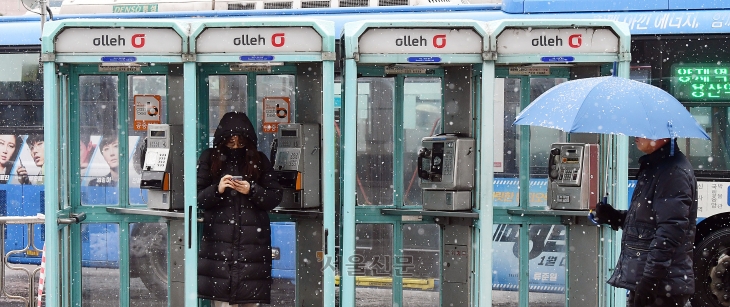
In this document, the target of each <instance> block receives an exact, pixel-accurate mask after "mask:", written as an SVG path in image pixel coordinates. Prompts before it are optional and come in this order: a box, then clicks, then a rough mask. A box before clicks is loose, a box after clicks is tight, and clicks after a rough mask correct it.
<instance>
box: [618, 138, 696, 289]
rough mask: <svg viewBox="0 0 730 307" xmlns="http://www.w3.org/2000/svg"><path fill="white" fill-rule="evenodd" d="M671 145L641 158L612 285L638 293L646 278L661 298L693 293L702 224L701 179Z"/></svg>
mask: <svg viewBox="0 0 730 307" xmlns="http://www.w3.org/2000/svg"><path fill="white" fill-rule="evenodd" d="M671 144H672V143H671V142H668V143H667V144H666V145H665V146H663V147H662V148H660V149H657V150H656V151H655V152H653V153H651V154H648V155H644V156H642V157H641V158H640V159H639V163H640V168H639V174H638V178H637V183H636V189H635V190H634V194H633V195H632V196H631V206H630V207H629V210H628V211H627V212H625V213H626V218H625V219H624V220H625V222H624V225H623V236H622V237H621V255H620V256H619V260H618V264H617V265H616V270H615V271H614V272H613V275H612V276H611V278H610V279H609V280H608V283H609V284H611V285H613V286H615V287H620V288H625V289H629V290H633V289H634V288H635V287H636V283H638V282H639V280H640V279H641V278H642V277H644V276H646V277H648V278H652V279H654V280H657V281H658V283H659V285H658V289H657V293H654V294H655V295H656V296H657V297H665V296H666V295H667V294H671V295H682V294H692V293H694V286H695V285H694V280H695V279H694V271H693V270H692V249H693V245H694V239H695V231H696V223H697V180H696V179H695V176H694V172H693V171H692V165H690V163H689V161H688V160H687V157H685V155H684V154H682V153H681V152H680V151H679V148H678V147H677V146H676V145H675V147H674V156H670V149H671Z"/></svg>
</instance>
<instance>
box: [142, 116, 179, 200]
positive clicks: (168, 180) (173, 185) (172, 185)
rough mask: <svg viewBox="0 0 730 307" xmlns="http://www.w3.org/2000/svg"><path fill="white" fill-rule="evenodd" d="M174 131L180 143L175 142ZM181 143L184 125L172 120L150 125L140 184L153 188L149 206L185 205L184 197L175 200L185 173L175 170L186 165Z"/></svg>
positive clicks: (148, 195)
mask: <svg viewBox="0 0 730 307" xmlns="http://www.w3.org/2000/svg"><path fill="white" fill-rule="evenodd" d="M174 135H177V136H178V137H179V141H178V142H179V144H174V142H175V140H174V139H173V137H174ZM173 145H177V146H178V147H175V146H173ZM181 147H182V127H180V126H173V125H168V124H149V125H147V151H146V153H145V156H144V164H143V165H142V179H141V181H140V188H142V189H146V190H149V192H148V194H147V207H148V208H150V209H162V210H169V209H179V208H182V204H181V200H182V198H180V199H177V200H178V201H175V200H176V198H178V197H180V196H181V195H178V194H180V193H181V192H182V180H181V174H178V175H177V176H173V174H172V170H173V169H175V165H177V166H178V167H177V168H180V166H182V160H181V159H182V148H181ZM178 160H179V161H178ZM176 204H179V205H177V206H176ZM178 207H179V208H178Z"/></svg>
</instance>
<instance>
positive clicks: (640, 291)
mask: <svg viewBox="0 0 730 307" xmlns="http://www.w3.org/2000/svg"><path fill="white" fill-rule="evenodd" d="M659 286H660V285H659V282H658V281H656V280H654V279H652V278H648V277H642V278H641V280H639V283H638V284H636V288H634V307H646V306H651V305H652V304H654V293H657V292H658V290H659Z"/></svg>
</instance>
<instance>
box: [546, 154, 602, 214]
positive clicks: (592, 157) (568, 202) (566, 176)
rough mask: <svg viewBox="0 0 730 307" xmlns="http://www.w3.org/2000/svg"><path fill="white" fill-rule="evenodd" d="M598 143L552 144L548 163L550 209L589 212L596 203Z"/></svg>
mask: <svg viewBox="0 0 730 307" xmlns="http://www.w3.org/2000/svg"><path fill="white" fill-rule="evenodd" d="M598 149H599V148H598V144H583V143H554V144H552V145H551V149H550V158H549V161H548V205H549V206H550V208H551V209H560V210H589V209H590V207H591V206H594V205H595V204H596V203H598V194H599V192H598Z"/></svg>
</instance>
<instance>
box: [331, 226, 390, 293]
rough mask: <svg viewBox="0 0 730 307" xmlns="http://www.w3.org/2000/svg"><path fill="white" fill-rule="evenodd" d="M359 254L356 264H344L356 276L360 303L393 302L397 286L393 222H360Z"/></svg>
mask: <svg viewBox="0 0 730 307" xmlns="http://www.w3.org/2000/svg"><path fill="white" fill-rule="evenodd" d="M355 232H356V234H357V237H356V238H355V240H356V242H355V249H356V250H355V254H354V255H352V259H350V263H351V264H352V267H349V268H343V271H344V272H346V273H345V274H354V275H355V278H356V288H355V298H356V305H357V306H391V305H392V301H393V289H392V288H391V285H390V283H391V277H392V276H393V271H392V261H393V239H392V237H393V225H391V224H357V226H356V228H355Z"/></svg>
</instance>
